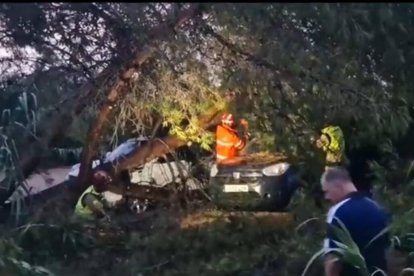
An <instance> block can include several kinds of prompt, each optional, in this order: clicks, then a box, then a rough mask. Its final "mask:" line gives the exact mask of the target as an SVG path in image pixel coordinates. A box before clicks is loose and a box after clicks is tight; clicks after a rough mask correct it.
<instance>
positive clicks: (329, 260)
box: [324, 253, 342, 276]
mask: <svg viewBox="0 0 414 276" xmlns="http://www.w3.org/2000/svg"><path fill="white" fill-rule="evenodd" d="M324 267H325V276H340V275H341V270H342V266H341V261H340V259H339V258H338V256H336V255H335V254H332V253H328V254H326V255H325V262H324Z"/></svg>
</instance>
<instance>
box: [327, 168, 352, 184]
mask: <svg viewBox="0 0 414 276" xmlns="http://www.w3.org/2000/svg"><path fill="white" fill-rule="evenodd" d="M351 181H352V180H351V176H350V175H349V172H348V171H347V169H345V168H344V167H340V166H337V167H328V168H327V169H326V170H325V172H324V173H323V174H322V177H321V183H339V182H340V183H346V182H351Z"/></svg>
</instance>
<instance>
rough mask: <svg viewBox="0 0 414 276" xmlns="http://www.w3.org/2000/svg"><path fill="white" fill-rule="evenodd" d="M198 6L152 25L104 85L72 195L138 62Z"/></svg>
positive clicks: (77, 190)
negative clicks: (103, 98)
mask: <svg viewBox="0 0 414 276" xmlns="http://www.w3.org/2000/svg"><path fill="white" fill-rule="evenodd" d="M199 6H200V5H199V4H193V5H191V6H190V8H189V9H187V10H184V11H182V12H181V14H179V16H178V18H174V19H170V20H169V21H170V22H167V23H166V24H161V25H159V26H157V27H155V28H154V29H153V30H152V31H151V32H150V34H149V38H150V41H149V42H148V44H147V45H146V46H144V47H143V48H142V50H141V51H138V52H136V53H135V57H134V60H133V61H132V62H131V63H130V64H129V65H127V66H126V67H125V68H124V69H123V70H121V72H120V73H119V75H118V78H117V79H116V80H115V82H114V84H113V85H112V86H111V87H110V88H109V89H108V90H109V91H108V96H107V99H106V101H105V102H104V103H103V105H102V106H101V108H100V112H99V115H98V119H97V121H96V122H95V124H94V125H93V127H92V128H91V129H90V131H89V135H88V140H87V141H88V144H87V145H86V146H85V148H84V150H83V152H82V162H81V165H80V168H79V178H78V181H79V182H78V185H77V186H76V188H75V190H74V195H75V196H77V195H78V194H79V193H80V192H81V191H83V190H84V189H85V188H86V186H87V183H88V180H89V177H90V173H91V162H92V158H93V155H94V153H95V149H96V146H97V144H98V141H99V138H100V137H101V134H102V132H103V129H104V126H105V124H106V122H107V120H108V118H109V116H110V115H111V114H112V110H113V106H114V104H115V103H116V102H117V101H118V100H119V98H121V97H122V96H124V94H125V93H127V91H126V88H127V87H128V83H129V81H130V80H131V78H132V77H133V75H134V74H135V73H138V72H139V69H140V67H141V65H142V64H143V63H144V62H145V61H146V60H147V59H148V58H149V57H150V56H151V55H152V54H153V52H154V51H155V48H156V46H157V44H158V43H159V42H160V41H163V40H166V39H167V38H169V37H170V35H171V33H172V32H173V30H174V29H175V28H176V27H180V26H181V25H182V24H183V23H185V22H186V21H188V20H190V19H191V18H192V17H193V16H194V15H195V14H196V12H197V10H198V9H199Z"/></svg>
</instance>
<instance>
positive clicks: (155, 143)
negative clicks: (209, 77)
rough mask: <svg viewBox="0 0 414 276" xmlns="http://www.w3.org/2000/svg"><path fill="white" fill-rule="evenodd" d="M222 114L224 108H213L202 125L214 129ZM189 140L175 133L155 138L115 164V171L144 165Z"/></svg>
mask: <svg viewBox="0 0 414 276" xmlns="http://www.w3.org/2000/svg"><path fill="white" fill-rule="evenodd" d="M222 114H223V111H222V110H217V109H214V110H211V111H210V112H208V113H207V114H206V115H204V116H203V117H201V119H200V124H201V127H202V128H203V129H205V130H209V131H211V130H213V129H214V128H215V126H216V125H217V124H218V122H219V121H220V118H221V115H222ZM187 142H188V141H183V140H180V139H179V138H178V137H176V136H173V135H170V136H167V137H165V138H155V139H153V140H151V141H150V142H149V143H148V144H146V145H145V146H143V147H141V148H139V149H138V150H137V151H136V152H135V153H133V154H132V155H131V156H130V157H129V158H126V159H124V160H122V161H120V162H119V163H118V164H117V165H116V166H115V172H117V173H118V172H120V171H122V170H127V169H132V168H134V167H139V166H141V165H144V164H145V163H146V162H148V161H151V160H153V159H155V158H157V157H160V156H162V155H164V154H167V153H170V152H173V151H174V150H175V149H177V148H178V147H180V146H183V145H185V144H186V143H187Z"/></svg>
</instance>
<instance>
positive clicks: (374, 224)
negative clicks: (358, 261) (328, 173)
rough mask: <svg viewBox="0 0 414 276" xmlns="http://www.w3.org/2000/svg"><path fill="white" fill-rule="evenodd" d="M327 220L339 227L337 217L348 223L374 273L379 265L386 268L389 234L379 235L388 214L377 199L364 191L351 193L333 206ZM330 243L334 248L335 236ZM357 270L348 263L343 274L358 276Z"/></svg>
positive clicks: (349, 229)
mask: <svg viewBox="0 0 414 276" xmlns="http://www.w3.org/2000/svg"><path fill="white" fill-rule="evenodd" d="M328 219H331V221H332V224H333V225H335V226H338V227H340V224H339V223H338V221H336V219H339V220H340V221H341V222H342V223H343V224H344V225H345V227H346V228H347V230H348V231H349V233H350V234H351V237H352V239H353V240H354V242H355V243H356V245H357V246H358V248H359V250H360V252H361V255H362V256H363V257H364V259H365V261H366V264H367V267H368V269H369V271H370V272H371V273H372V272H374V271H375V270H376V269H377V268H380V269H382V270H386V260H385V249H386V248H387V247H388V241H389V237H388V234H384V235H380V236H378V235H379V234H380V233H381V232H383V231H384V229H386V227H387V214H386V212H385V211H384V210H383V209H382V208H381V207H380V206H379V205H378V204H377V203H376V202H375V201H373V200H372V199H370V198H368V197H366V196H365V194H363V193H359V192H355V193H352V194H350V195H349V197H348V198H346V199H344V200H343V201H341V202H340V203H338V204H337V205H335V206H334V207H332V208H331V210H330V212H329V215H328ZM331 231H332V230H330V232H331ZM333 236H334V234H333V233H332V232H331V233H329V234H328V237H333ZM329 243H330V244H328V248H329V247H334V245H333V239H331V240H330V242H329ZM356 273H357V271H356V270H355V269H353V268H352V267H350V266H349V265H345V266H344V271H343V274H341V275H358V274H356Z"/></svg>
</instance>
